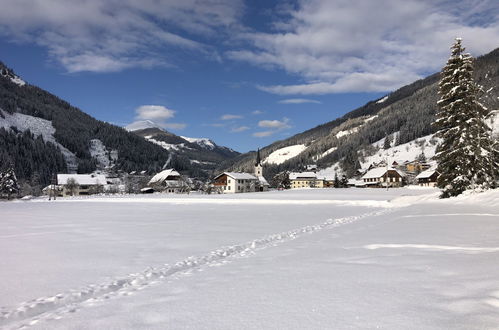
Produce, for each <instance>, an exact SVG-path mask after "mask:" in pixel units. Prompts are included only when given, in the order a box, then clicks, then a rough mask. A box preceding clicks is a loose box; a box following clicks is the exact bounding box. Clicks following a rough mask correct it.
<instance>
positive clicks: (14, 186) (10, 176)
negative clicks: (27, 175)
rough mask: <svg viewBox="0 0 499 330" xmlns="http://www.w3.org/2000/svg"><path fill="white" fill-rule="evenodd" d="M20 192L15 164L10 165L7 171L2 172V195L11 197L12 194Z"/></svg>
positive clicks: (0, 178) (0, 184)
mask: <svg viewBox="0 0 499 330" xmlns="http://www.w3.org/2000/svg"><path fill="white" fill-rule="evenodd" d="M18 193H19V184H18V182H17V177H16V173H14V166H12V165H11V166H10V167H9V168H8V169H7V170H6V171H5V172H3V173H0V195H5V196H7V199H10V197H11V196H12V195H17V194H18Z"/></svg>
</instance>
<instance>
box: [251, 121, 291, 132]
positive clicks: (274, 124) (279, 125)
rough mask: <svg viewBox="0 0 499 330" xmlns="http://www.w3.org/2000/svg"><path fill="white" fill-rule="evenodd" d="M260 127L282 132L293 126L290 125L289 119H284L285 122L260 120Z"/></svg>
mask: <svg viewBox="0 0 499 330" xmlns="http://www.w3.org/2000/svg"><path fill="white" fill-rule="evenodd" d="M258 127H264V128H273V129H277V130H282V129H286V128H290V127H291V126H290V125H289V118H283V120H260V121H259V122H258Z"/></svg>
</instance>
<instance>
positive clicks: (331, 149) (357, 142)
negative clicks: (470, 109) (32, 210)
mask: <svg viewBox="0 0 499 330" xmlns="http://www.w3.org/2000/svg"><path fill="white" fill-rule="evenodd" d="M475 79H476V81H477V82H478V83H479V84H481V85H482V86H483V87H484V89H485V90H486V91H487V92H488V93H487V94H486V96H485V97H483V99H482V102H483V103H484V104H485V105H486V106H488V107H489V108H491V109H499V99H498V97H499V87H498V86H499V49H496V50H494V51H492V52H491V53H489V54H487V55H484V56H481V57H479V58H478V59H477V60H476V62H475ZM438 80H439V74H438V73H436V74H433V75H431V76H429V77H427V78H425V79H422V80H418V81H416V82H414V83H412V84H410V85H407V86H404V87H402V88H400V89H398V90H397V91H395V92H393V93H390V94H389V95H387V96H386V97H384V98H382V99H380V100H375V101H372V102H369V103H367V104H366V105H364V106H362V107H360V108H358V109H355V110H353V111H351V112H349V113H347V114H345V115H344V116H342V117H340V118H337V119H335V120H333V121H330V122H328V123H326V124H323V125H319V126H317V127H315V128H313V129H310V130H308V131H305V132H303V133H300V134H297V135H295V136H292V137H290V138H288V139H285V140H281V141H277V142H275V143H273V144H271V145H269V146H267V147H265V148H263V149H261V151H260V152H261V155H262V158H266V157H267V156H268V155H269V154H271V153H272V152H273V151H275V150H278V149H281V148H283V147H287V146H292V145H299V144H304V145H306V146H307V148H306V149H305V150H304V151H303V152H302V153H300V154H299V155H298V156H296V157H294V158H291V159H289V160H287V161H285V162H284V163H282V164H279V165H273V164H267V165H266V166H265V168H264V173H265V176H266V177H267V178H271V177H272V176H273V175H275V174H276V173H278V172H280V171H284V170H291V171H297V170H302V169H303V168H304V167H305V166H306V165H310V164H316V165H317V166H318V167H319V168H327V167H329V166H332V165H333V164H335V163H338V162H339V163H340V165H341V167H342V169H343V171H344V172H345V173H346V174H347V175H349V176H351V175H352V174H353V173H354V172H355V170H356V169H357V168H358V167H359V157H362V155H363V154H365V153H361V154H360V153H359V151H361V150H368V149H369V148H370V145H371V144H372V143H374V142H376V141H378V140H380V139H383V138H385V137H386V136H388V135H390V134H392V133H394V132H399V134H397V136H398V139H397V141H396V142H395V145H399V144H403V143H406V142H409V141H412V140H414V139H416V138H419V137H422V136H425V135H428V134H432V133H434V128H433V127H432V126H431V123H432V122H433V121H434V118H435V110H436V106H437V105H436V103H437V99H438V95H437V82H438ZM254 157H255V156H254V152H250V153H246V154H243V155H240V156H239V157H237V158H236V159H235V160H234V161H233V162H225V163H223V164H222V165H221V167H220V168H221V169H224V170H225V169H227V170H236V171H237V170H243V171H249V170H251V166H252V161H253V159H254Z"/></svg>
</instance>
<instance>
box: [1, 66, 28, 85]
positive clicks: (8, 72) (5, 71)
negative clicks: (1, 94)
mask: <svg viewBox="0 0 499 330" xmlns="http://www.w3.org/2000/svg"><path fill="white" fill-rule="evenodd" d="M1 64H2V63H1V62H0V75H2V76H3V77H8V78H9V79H10V81H12V82H13V83H14V84H16V85H19V86H24V85H26V82H25V81H24V80H22V79H21V78H20V77H19V76H17V75H16V74H14V72H12V71H11V70H9V69H7V68H6V67H3V66H2V65H1Z"/></svg>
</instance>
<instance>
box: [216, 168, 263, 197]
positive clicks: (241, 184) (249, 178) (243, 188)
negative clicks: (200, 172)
mask: <svg viewBox="0 0 499 330" xmlns="http://www.w3.org/2000/svg"><path fill="white" fill-rule="evenodd" d="M259 182H260V180H259V179H258V178H257V177H256V176H254V175H251V174H249V173H236V172H224V173H222V174H219V175H218V176H216V177H215V178H214V181H213V185H214V186H215V187H216V188H218V189H219V191H221V192H222V193H224V194H237V193H245V192H254V191H255V189H256V187H258V186H259Z"/></svg>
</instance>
